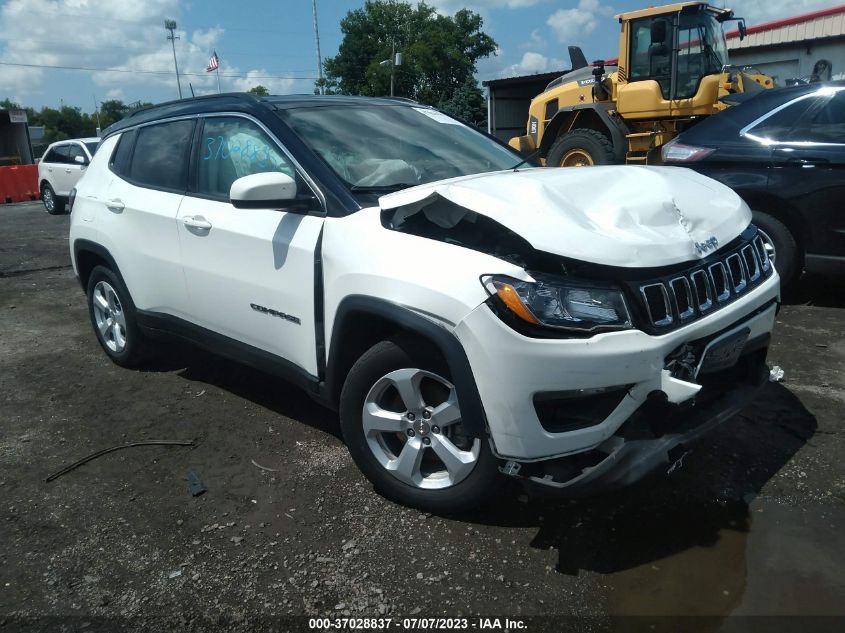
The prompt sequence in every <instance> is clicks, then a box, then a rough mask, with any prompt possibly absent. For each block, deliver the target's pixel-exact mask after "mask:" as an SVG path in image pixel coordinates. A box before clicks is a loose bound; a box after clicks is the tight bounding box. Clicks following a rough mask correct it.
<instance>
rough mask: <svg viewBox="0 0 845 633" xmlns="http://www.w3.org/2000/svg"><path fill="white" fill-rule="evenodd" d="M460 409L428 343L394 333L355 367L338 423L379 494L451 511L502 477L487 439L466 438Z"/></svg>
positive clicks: (480, 497)
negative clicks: (396, 335) (392, 337)
mask: <svg viewBox="0 0 845 633" xmlns="http://www.w3.org/2000/svg"><path fill="white" fill-rule="evenodd" d="M400 390H401V391H400ZM403 394H404V395H403ZM408 401H411V404H410V405H408V404H406V402H408ZM459 406H460V403H459V402H458V401H457V396H456V393H455V390H454V387H453V386H452V385H451V383H450V382H449V372H448V368H447V367H446V364H445V363H444V362H443V361H442V359H440V358H439V357H438V356H437V355H436V354H434V353H433V352H432V351H431V347H430V346H427V345H423V344H421V343H420V342H418V341H416V340H414V339H410V338H405V337H397V338H395V339H392V340H389V341H382V342H380V343H378V344H376V345H374V346H373V347H371V348H370V349H369V350H368V351H367V352H366V353H364V355H363V356H361V358H359V359H358V361H357V362H356V363H355V364H354V365H353V367H352V369H351V370H350V372H349V375H348V376H347V378H346V382H345V383H344V385H343V390H342V392H341V396H340V425H341V430H342V432H343V438H344V441H345V442H346V445H347V446H348V447H349V452H350V454H351V455H352V458H353V460H355V463H356V464H357V466H358V468H359V469H360V470H361V472H362V473H364V475H365V476H366V477H367V479H369V480H370V482H371V483H372V484H373V485H374V486H375V488H376V489H377V490H378V491H379V492H380V493H382V494H383V495H384V496H385V497H387V498H389V499H392V500H393V501H397V502H399V503H402V504H406V505H410V506H414V507H416V508H419V509H421V510H425V511H429V512H435V513H447V514H448V513H453V512H459V511H464V510H468V509H471V508H473V507H476V506H478V505H480V504H481V503H483V502H484V501H486V500H487V499H488V498H489V497H490V495H491V494H492V492H493V491H494V490H495V488H496V482H497V480H498V479H499V476H500V475H499V463H498V460H497V459H496V457H494V455H493V453H492V451H491V450H490V444H489V441H488V439H487V438H486V437H483V438H471V437H467V436H464V435H463V433H462V431H463V427H462V424H461V420H460V411H459ZM365 417H366V420H365ZM438 422H439V425H438ZM394 427H395V430H394ZM441 455H444V456H445V459H444V460H441V457H440V456H441ZM406 466H407V467H406Z"/></svg>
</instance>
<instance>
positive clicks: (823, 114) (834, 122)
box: [796, 90, 845, 144]
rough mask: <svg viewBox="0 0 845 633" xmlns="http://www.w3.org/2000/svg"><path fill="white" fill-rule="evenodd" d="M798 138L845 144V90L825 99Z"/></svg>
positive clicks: (815, 141) (816, 141)
mask: <svg viewBox="0 0 845 633" xmlns="http://www.w3.org/2000/svg"><path fill="white" fill-rule="evenodd" d="M808 118H809V121H807V125H806V127H805V126H803V125H802V126H801V127H802V130H801V132H800V133H799V135H798V138H797V139H796V140H800V141H810V142H812V143H838V144H845V90H840V91H839V92H837V93H836V94H835V95H833V96H832V97H827V98H825V99H824V101H823V103H822V104H821V107H819V109H818V110H816V111H815V112H813V113H812V114H811V116H810V117H808Z"/></svg>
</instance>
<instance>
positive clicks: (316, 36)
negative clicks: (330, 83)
mask: <svg viewBox="0 0 845 633" xmlns="http://www.w3.org/2000/svg"><path fill="white" fill-rule="evenodd" d="M311 11H312V13H313V15H314V41H315V42H316V43H317V76H318V77H319V78H320V94H323V90H324V88H323V57H322V55H320V31H319V29H318V28H317V0H311Z"/></svg>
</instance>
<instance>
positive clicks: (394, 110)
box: [279, 104, 520, 195]
mask: <svg viewBox="0 0 845 633" xmlns="http://www.w3.org/2000/svg"><path fill="white" fill-rule="evenodd" d="M279 116H281V117H282V118H283V119H284V120H285V122H286V123H287V124H288V125H289V126H290V128H291V129H292V130H293V131H294V132H295V133H296V134H297V136H299V138H300V139H301V140H302V142H303V143H305V144H306V145H307V146H309V147H310V148H311V149H312V150H313V151H314V152H315V153H316V154H317V155H318V156H320V158H322V159H323V161H325V163H326V164H327V165H328V166H329V167H330V168H331V169H332V171H334V173H335V174H337V176H338V177H339V178H340V179H341V180H342V181H343V182H344V183H345V184H346V185H347V187H349V188H350V189H351V190H352V192H353V193H356V194H361V195H367V194H372V193H373V192H384V191H390V190H398V189H403V188H405V187H411V186H413V185H419V184H423V183H427V182H433V181H436V180H443V179H445V178H454V177H457V176H468V175H470V174H478V173H484V172H490V171H497V170H503V169H508V168H510V167H513V166H514V165H515V164H516V163H518V162H519V160H520V156H518V155H517V154H515V153H513V152H511V151H510V150H509V149H507V148H505V147H503V146H502V145H500V144H499V143H497V142H495V141H493V140H492V139H490V138H488V137H487V136H485V135H484V134H482V133H480V132H478V131H477V130H474V129H472V128H470V127H469V126H466V125H464V124H463V123H461V122H459V121H457V120H455V119H453V118H451V117H448V116H446V115H445V114H443V113H441V112H438V111H437V110H432V109H430V108H423V107H412V106H405V105H358V104H353V105H350V104H344V105H337V106H335V105H332V106H320V107H311V108H291V109H288V110H283V111H281V112H280V114H279Z"/></svg>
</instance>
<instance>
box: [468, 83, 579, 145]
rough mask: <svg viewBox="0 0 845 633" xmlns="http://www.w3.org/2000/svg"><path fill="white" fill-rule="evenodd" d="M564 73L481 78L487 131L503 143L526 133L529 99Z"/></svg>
mask: <svg viewBox="0 0 845 633" xmlns="http://www.w3.org/2000/svg"><path fill="white" fill-rule="evenodd" d="M567 72H569V71H568V70H558V71H556V72H552V73H541V74H538V75H524V76H522V77H508V78H506V79H488V80H487V81H483V82H482V85H483V86H484V87H485V88H487V131H488V132H489V133H490V134H493V135H494V136H495V137H496V138H499V139H501V140H503V141H505V142H506V143H507V142H508V141H509V140H510V139H511V137H514V136H519V135H521V134H525V126H526V125H527V122H528V106H529V105H531V99H533V98H534V97H536V96H537V95H538V94H540V93H541V92H543V90H545V89H546V86H548V85H549V82H551V81H553V80H555V79H557V78H558V77H560V76H562V75H564V74H566V73H567Z"/></svg>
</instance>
